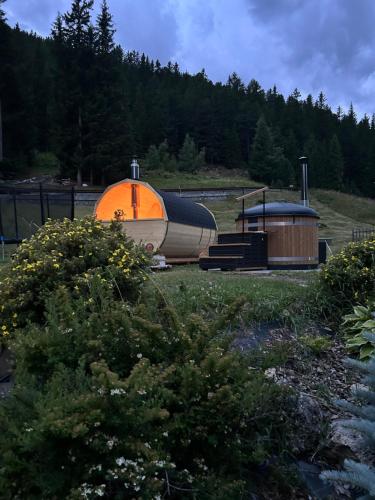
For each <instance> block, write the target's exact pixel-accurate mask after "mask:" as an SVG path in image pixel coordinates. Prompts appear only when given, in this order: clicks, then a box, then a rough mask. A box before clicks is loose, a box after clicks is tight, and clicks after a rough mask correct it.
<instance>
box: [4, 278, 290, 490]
mask: <svg viewBox="0 0 375 500" xmlns="http://www.w3.org/2000/svg"><path fill="white" fill-rule="evenodd" d="M92 298H93V301H92V302H88V301H87V300H85V299H84V298H81V299H74V300H72V298H71V297H70V295H69V293H68V292H67V291H66V289H60V290H59V292H58V294H57V297H56V298H54V299H52V300H50V301H49V303H48V307H47V322H46V325H45V326H39V325H34V326H29V327H27V328H25V329H24V330H22V331H19V332H17V333H16V335H15V337H14V339H13V340H12V341H11V347H12V349H13V350H14V353H15V355H16V359H17V372H16V380H17V384H16V387H15V389H14V391H13V393H12V395H11V397H9V399H8V400H7V401H6V402H5V403H4V404H3V405H2V407H1V409H0V421H1V426H2V432H1V435H0V450H1V456H0V488H1V491H2V492H3V494H4V493H5V497H4V498H17V497H19V498H30V499H31V498H97V497H99V496H103V497H104V498H142V499H148V498H150V499H151V498H161V496H163V495H164V494H166V493H168V494H169V495H170V497H171V498H185V497H186V498H194V494H195V495H196V497H197V498H223V499H224V498H240V496H241V495H242V494H244V493H245V491H246V490H247V489H248V488H249V487H250V486H249V484H251V482H252V481H254V480H255V478H256V476H257V471H258V467H259V466H260V464H262V463H265V461H266V460H267V459H269V458H270V457H271V455H272V454H278V453H280V452H281V451H282V449H283V446H285V440H286V436H287V434H288V432H290V427H289V423H288V417H287V413H288V411H289V409H290V408H291V401H292V400H291V399H290V397H289V394H288V392H287V391H286V390H285V389H283V388H282V387H279V386H277V385H276V384H274V383H273V382H270V381H268V380H267V379H265V378H264V376H263V375H262V374H261V373H258V372H256V371H254V370H252V369H251V368H250V367H249V366H248V363H247V361H246V358H244V357H241V356H240V355H238V354H237V353H234V352H231V351H229V349H228V344H229V340H228V339H227V338H222V339H221V340H219V339H218V338H215V332H214V330H213V329H212V328H209V327H208V326H207V325H206V324H205V323H203V322H202V321H200V319H199V318H197V317H195V318H191V320H190V321H189V323H188V324H186V326H182V325H180V324H179V323H178V321H177V320H176V318H175V317H174V315H173V313H172V312H169V311H168V310H167V309H166V308H165V306H163V305H162V304H160V311H159V316H158V320H159V321H158V322H157V323H156V322H155V323H151V322H149V321H148V320H145V319H143V318H142V317H140V316H138V311H137V308H129V306H128V304H126V303H124V302H121V301H114V300H113V295H112V294H111V292H109V291H108V290H105V291H104V292H103V290H102V289H101V288H100V285H97V288H96V290H95V286H94V293H93V297H92ZM155 313H157V311H155ZM232 313H233V314H234V313H235V308H234V309H232Z"/></svg>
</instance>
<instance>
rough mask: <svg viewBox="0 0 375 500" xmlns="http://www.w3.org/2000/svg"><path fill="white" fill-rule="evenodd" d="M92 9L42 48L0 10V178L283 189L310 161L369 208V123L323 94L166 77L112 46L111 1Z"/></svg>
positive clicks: (323, 183) (372, 176)
mask: <svg viewBox="0 0 375 500" xmlns="http://www.w3.org/2000/svg"><path fill="white" fill-rule="evenodd" d="M4 2H5V0H0V7H1V4H4ZM93 4H94V1H93V0H73V1H72V5H71V8H70V10H69V11H68V12H67V13H65V14H63V15H60V14H59V15H58V16H57V18H56V21H55V22H54V24H53V26H52V27H51V35H50V37H48V38H46V39H44V38H42V37H40V36H38V35H37V34H35V33H27V32H25V31H22V30H21V29H20V28H19V26H18V25H16V27H15V28H11V27H10V26H9V25H8V24H7V20H6V16H5V13H4V11H3V10H1V9H0V71H1V74H0V104H1V107H0V124H1V122H2V131H3V132H2V135H3V141H2V144H0V176H1V177H3V178H5V179H6V178H7V177H9V176H13V177H14V176H17V175H22V173H23V172H25V171H27V170H28V169H29V168H30V167H32V166H33V165H36V166H37V165H38V164H41V163H43V164H44V165H46V164H47V165H50V166H51V169H52V168H54V167H56V166H57V167H58V168H59V169H60V171H61V174H62V175H63V176H68V177H72V178H77V183H78V184H80V183H81V182H82V179H85V180H87V181H88V182H90V183H91V184H93V183H105V182H110V181H112V180H116V179H119V178H122V177H124V173H126V172H127V169H128V165H129V162H130V159H131V157H132V156H133V155H136V156H138V157H139V158H144V159H145V162H146V164H147V168H148V169H152V168H159V167H160V166H162V167H163V168H165V169H169V170H176V169H180V170H183V171H195V170H197V169H199V167H200V166H201V165H202V164H203V163H204V162H206V163H208V164H209V165H224V166H225V167H227V168H242V169H243V170H244V171H246V172H248V173H249V176H250V177H251V178H252V179H253V180H256V181H262V182H264V183H267V184H270V185H274V186H288V185H290V184H294V183H296V182H298V181H299V179H298V174H299V166H298V157H299V156H301V154H305V155H306V156H308V158H309V162H310V184H311V185H312V186H313V187H320V188H326V189H336V190H344V191H348V192H353V193H357V194H363V195H366V196H370V197H373V196H375V169H374V163H375V119H374V116H373V117H372V118H369V117H368V116H366V115H365V116H364V117H363V118H362V119H360V120H358V119H357V117H356V114H355V111H354V109H353V107H352V106H351V107H350V109H349V111H348V112H347V113H343V111H342V110H341V109H340V108H339V109H338V110H337V111H332V110H331V109H330V107H329V105H328V104H327V102H326V99H325V96H324V95H323V93H320V95H319V96H318V98H317V99H315V98H314V97H313V96H311V95H308V96H307V97H306V99H302V98H301V95H300V93H299V91H298V90H297V89H295V91H294V92H293V93H292V94H291V95H290V96H288V97H287V98H285V97H284V96H283V95H281V94H280V93H279V92H278V90H277V88H276V86H274V87H273V88H272V89H269V90H264V89H262V88H261V86H260V84H259V83H258V82H257V81H256V80H251V81H250V83H249V84H246V83H244V82H242V81H241V79H240V78H239V76H238V75H236V74H235V73H233V74H232V75H230V76H229V78H228V81H227V82H226V83H225V84H224V83H213V82H212V81H210V80H209V78H208V76H207V75H206V73H205V71H204V70H203V69H202V71H201V72H199V73H197V74H195V75H190V74H188V73H186V72H183V71H181V70H180V68H179V66H178V64H177V63H172V62H169V63H168V64H167V65H166V66H161V64H160V62H159V61H158V60H156V61H152V60H150V59H149V58H148V57H147V55H145V54H139V53H137V52H135V51H131V50H130V51H127V50H124V49H123V48H121V47H120V46H118V45H116V44H115V42H114V33H115V30H114V22H113V19H112V15H111V13H110V12H109V9H108V6H107V4H106V1H105V0H104V1H103V3H102V5H101V10H100V13H99V15H98V17H97V18H96V19H94V16H93V13H92V9H93ZM296 84H298V82H296ZM1 118H2V120H1ZM0 143H1V141H0Z"/></svg>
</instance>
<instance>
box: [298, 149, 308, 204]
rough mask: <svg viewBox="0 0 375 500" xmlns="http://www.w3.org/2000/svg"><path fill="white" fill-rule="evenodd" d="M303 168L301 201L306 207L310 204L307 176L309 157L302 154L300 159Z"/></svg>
mask: <svg viewBox="0 0 375 500" xmlns="http://www.w3.org/2000/svg"><path fill="white" fill-rule="evenodd" d="M299 161H300V163H301V168H302V179H301V201H302V204H303V206H304V207H308V206H309V187H308V178H307V158H306V156H301V157H300V159H299Z"/></svg>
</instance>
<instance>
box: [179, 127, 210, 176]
mask: <svg viewBox="0 0 375 500" xmlns="http://www.w3.org/2000/svg"><path fill="white" fill-rule="evenodd" d="M203 165H204V150H201V151H198V148H197V146H196V145H195V142H194V139H193V138H192V137H190V135H189V134H186V136H185V139H184V143H183V145H182V147H181V149H180V151H179V153H178V168H179V170H182V171H184V172H196V171H197V170H199V169H200V168H201V167H202V166H203Z"/></svg>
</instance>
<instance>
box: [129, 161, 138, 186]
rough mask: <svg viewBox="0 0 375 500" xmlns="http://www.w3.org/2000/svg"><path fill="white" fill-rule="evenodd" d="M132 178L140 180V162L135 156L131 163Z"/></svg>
mask: <svg viewBox="0 0 375 500" xmlns="http://www.w3.org/2000/svg"><path fill="white" fill-rule="evenodd" d="M130 178H131V179H134V180H135V181H138V180H139V163H138V162H137V160H136V159H135V158H133V160H132V162H131V164H130Z"/></svg>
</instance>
